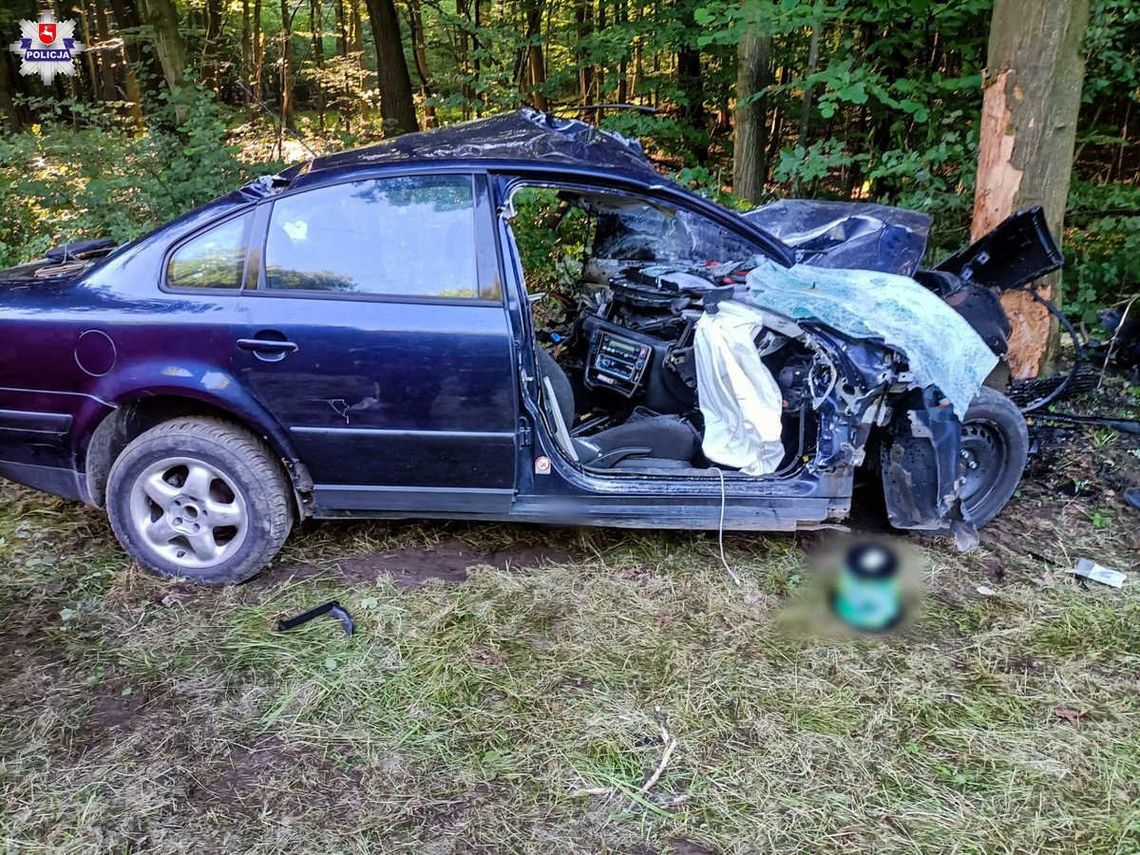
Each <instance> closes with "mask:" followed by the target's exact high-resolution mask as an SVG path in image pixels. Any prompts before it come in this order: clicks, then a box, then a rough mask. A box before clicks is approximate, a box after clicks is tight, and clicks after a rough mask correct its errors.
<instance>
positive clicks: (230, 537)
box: [0, 111, 1059, 584]
mask: <svg viewBox="0 0 1140 855" xmlns="http://www.w3.org/2000/svg"><path fill="white" fill-rule="evenodd" d="M527 193H545V194H548V196H549V198H551V199H553V200H554V201H555V203H556V206H557V210H558V211H559V212H560V213H559V222H557V223H554V224H549V223H548V224H547V226H550V227H551V228H553V229H555V230H556V229H557V228H558V227H559V225H560V223H562V222H563V221H565V220H566V218H568V217H571V215H572V217H571V218H572V219H574V221H575V222H576V223H577V224H578V227H582V224H585V227H586V228H587V229H588V234H589V240H587V241H586V242H585V243H584V245H583V246H582V247H581V251H580V252H577V253H576V257H575V258H572V259H568V260H567V261H568V263H567V265H566V267H565V269H566V270H570V271H572V272H573V276H574V278H575V279H576V286H577V287H576V291H575V293H576V294H577V296H576V298H575V299H573V300H569V299H567V298H565V297H564V296H563V297H561V298H560V302H559V303H558V304H557V305H558V306H559V308H560V311H561V316H560V317H550V313H549V312H546V311H545V310H542V311H540V309H542V305H539V304H542V301H543V300H544V299H546V298H544V296H543V295H542V294H539V293H535V291H536V289H535V288H533V287H528V282H529V280H528V271H527V270H526V269H524V265H523V264H522V261H521V259H522V257H523V256H522V254H520V250H519V244H517V243H516V239H515V237H516V231H517V230H518V229H519V228H521V223H520V219H521V217H520V216H516V215H518V213H519V211H520V210H521V209H522V208H523V207H524V206H522V205H520V204H517V203H518V202H519V200H521V199H523V198H525V194H527ZM520 194H522V195H520ZM781 204H783V205H785V206H787V205H790V204H792V203H781ZM813 204H814V203H795V204H794V205H792V207H791V208H788V207H785V208H783V209H782V208H781V207H779V205H778V206H776V207H775V208H770V209H762V210H761V211H758V212H752V213H751V214H748V215H744V216H741V215H739V214H736V213H733V212H731V211H728V210H726V209H724V208H722V207H719V206H717V205H715V204H713V203H711V202H709V201H707V200H705V199H702V198H700V197H698V196H696V195H694V194H693V193H691V192H689V191H688V190H686V189H685V188H683V187H681V186H679V185H677V184H675V183H673V182H671V181H669V180H667V179H665V178H663V177H662V176H660V175H659V174H658V173H656V172H655V171H654V170H653V168H652V167H651V165H650V163H649V162H648V161H647V160H646V158H645V157H644V156H643V154H642V152H641V150H640V148H639V147H638V146H637V145H636V144H635V143H631V142H629V141H627V140H624V139H621V138H620V137H617V136H614V135H610V134H607V133H604V132H601V131H599V130H597V129H595V128H593V127H591V126H589V125H586V124H583V123H580V122H576V121H566V120H558V119H554V118H552V117H550V116H547V115H544V114H539V113H533V112H529V111H523V112H520V113H515V114H510V115H504V116H499V117H495V118H491V119H487V120H482V121H478V122H474V123H468V124H465V125H458V126H454V127H451V128H447V129H442V130H437V131H429V132H425V133H420V134H411V135H408V136H404V137H400V138H398V139H396V140H395V141H393V142H391V143H387V144H384V145H380V146H375V147H373V148H367V149H362V150H359V151H353V152H347V153H343V154H335V155H331V156H327V157H319V158H316V159H314V160H312V161H310V162H307V163H304V164H301V165H299V166H295V167H293V168H291V169H289V170H287V171H286V172H284V173H282V174H280V175H277V176H274V177H272V178H268V179H263V180H259V181H256V182H254V183H252V184H250V185H248V186H246V187H244V188H242V189H241V190H238V191H236V192H234V193H231V194H230V195H228V196H225V197H223V198H221V199H218V200H217V201H215V202H213V203H211V204H209V205H207V206H205V207H203V208H200V209H198V210H196V211H193V212H191V213H189V214H187V215H186V216H184V217H182V218H180V219H178V220H176V221H175V222H173V223H170V224H169V225H167V226H165V227H163V228H160V229H158V230H157V231H155V232H153V233H151V234H149V235H147V236H146V237H144V238H141V239H140V240H138V241H135V242H134V243H132V244H129V245H127V246H123V247H120V248H118V249H112V248H111V247H109V246H107V245H104V244H102V243H100V242H89V243H85V244H72V245H68V246H63V247H60V248H59V249H57V250H53V251H52V252H51V253H49V255H48V257H46V258H44V259H41V260H39V261H36V262H33V263H31V264H28V265H24V266H22V267H18V268H13V269H11V270H7V271H3V272H0V475H2V476H3V477H6V478H9V479H11V480H14V481H18V482H20V483H22V484H26V485H30V486H32V487H36V488H39V489H42V490H46V491H48V492H52V493H56V494H59V495H62V496H66V497H70V498H75V499H79V500H82V501H84V502H87V503H89V504H92V505H96V506H100V507H106V508H107V511H108V514H109V517H110V521H111V525H112V526H113V528H114V531H115V534H116V535H117V536H118V538H119V539H120V541H121V542H122V544H123V545H124V547H125V548H126V549H127V550H128V551H129V552H130V553H131V554H132V555H133V556H135V557H136V558H137V559H138V561H139V562H140V563H141V564H142V565H143V566H145V567H146V568H148V569H150V570H153V571H156V572H158V573H162V574H167V575H178V576H186V577H191V578H195V579H199V580H201V581H204V582H207V583H215V584H216V583H225V582H233V581H239V580H241V579H244V578H247V577H249V576H251V575H252V574H254V573H256V572H257V571H258V570H260V569H261V568H262V567H264V566H265V565H266V564H267V563H268V562H269V561H270V560H271V559H272V558H273V556H274V555H275V554H276V552H277V550H278V549H279V548H280V547H281V545H282V543H283V542H284V540H285V538H286V537H287V535H288V533H289V531H290V529H291V527H292V525H293V524H294V522H296V521H297V520H300V519H303V518H306V517H316V518H321V519H328V518H339V517H441V518H463V519H482V520H506V519H510V520H522V521H534V522H547V523H563V524H603V525H618V526H636V527H645V528H687V529H715V528H717V527H718V525H723V526H724V528H727V529H747V530H794V529H798V528H811V527H813V526H819V525H821V524H830V523H834V522H837V521H840V520H842V519H844V518H845V517H846V516H847V515H848V513H849V512H850V511H851V508H852V496H853V489H854V484H855V475H856V470H857V469H858V468H859V467H866V468H867V469H868V471H869V472H871V473H872V474H873V476H874V480H881V484H882V487H883V489H882V493H883V494H884V495H885V500H886V508H887V511H888V513H889V516H890V519H891V521H892V523H893V524H894V525H895V526H897V527H899V528H904V529H922V530H951V529H953V530H956V531H957V532H958V533H959V534H960V535H962V536H964V537H966V538H968V537H969V535H970V534H971V533H972V531H973V530H974V528H975V527H977V526H980V525H983V524H984V523H985V522H987V521H988V520H989V519H991V518H992V517H993V516H995V515H996V514H997V513H998V512H999V511H1000V510H1001V508H1002V507H1003V506H1004V504H1005V503H1006V502H1007V501H1008V499H1009V498H1010V496H1011V495H1012V493H1013V491H1014V489H1015V487H1016V484H1017V481H1018V478H1019V477H1020V474H1021V470H1022V467H1023V465H1024V462H1025V456H1026V444H1027V443H1026V433H1025V426H1024V422H1023V420H1022V418H1021V415H1020V413H1019V412H1018V410H1017V408H1016V407H1014V406H1013V405H1012V404H1011V403H1010V402H1009V401H1008V399H1006V398H1005V397H1004V396H1003V395H1002V394H1000V393H999V392H998V391H996V390H995V389H993V388H990V387H989V386H987V385H985V384H986V383H987V382H988V383H990V384H991V385H997V386H1000V385H1001V384H1002V382H1003V379H1002V377H1001V363H1000V358H999V357H1000V355H1001V353H1002V352H1003V350H1004V347H1005V339H1006V336H1007V335H1008V331H1009V328H1008V324H1007V323H1006V321H1005V318H1004V316H1003V315H1001V310H1000V306H999V305H998V303H997V301H996V298H994V296H993V287H995V286H996V287H1001V286H1008V285H1009V284H1010V283H1009V282H1008V281H1006V279H1007V278H1008V273H1009V270H1010V269H1011V265H1012V266H1013V267H1016V266H1017V265H1016V264H1014V262H1013V261H1011V260H1010V259H1009V258H1006V257H1005V256H1004V255H1003V252H1002V251H1001V249H1002V248H1001V247H1000V246H998V247H995V246H993V245H989V246H988V247H983V249H982V250H978V251H973V252H966V253H964V254H961V255H960V256H956V257H955V259H952V260H951V262H952V263H951V265H950V266H949V267H947V268H945V269H943V270H941V271H934V272H925V271H918V270H917V265H918V261H919V259H920V258H921V256H922V251H923V247H924V246H925V229H926V226H927V225H928V223H927V222H926V221H925V219H924V218H922V217H921V216H920V215H914V214H907V213H906V212H897V211H895V212H893V213H892V209H878V208H871V207H863V206H854V207H851V206H848V207H846V208H842V209H830V208H827V207H826V206H824V207H819V206H814V207H813ZM1033 216H1034V215H1033V214H1030V215H1029V221H1028V222H1027V223H1020V222H1019V223H1016V224H1014V225H1015V226H1016V227H1017V233H1018V234H1019V235H1024V234H1033V233H1036V232H1039V231H1041V229H1040V223H1038V222H1036V221H1033ZM1022 226H1027V228H1022ZM1034 229H1036V232H1035V231H1034ZM1030 243H1032V241H1030V242H1028V243H1027V242H1025V241H1022V243H1018V242H1017V241H1016V240H1013V241H1007V242H1006V243H1005V244H1004V245H1005V246H1006V247H1007V248H1009V247H1014V245H1015V244H1016V247H1020V248H1019V249H1017V252H1022V250H1024V251H1025V252H1029V251H1030V250H1033V251H1038V250H1039V249H1040V247H1038V248H1036V249H1034V248H1033V247H1030V246H1029V244H1030ZM1049 251H1050V250H1049V247H1045V255H1046V256H1047V257H1052V256H1049ZM551 252H552V253H553V252H555V250H554V249H553V248H552V250H551ZM1011 252H1012V250H1011ZM1051 252H1052V253H1053V255H1055V249H1052V250H1051ZM1022 254H1023V255H1024V253H1022ZM1007 255H1008V253H1007ZM1022 260H1024V259H1022ZM571 262H572V263H571ZM1058 263H1059V258H1058V259H1057V260H1056V261H1055V263H1054V266H1056V264H1058ZM1031 266H1033V267H1034V270H1033V273H1034V275H1036V274H1037V273H1038V272H1039V269H1040V268H1042V267H1043V266H1048V265H1047V264H1045V265H1042V264H1034V265H1031ZM1024 267H1025V265H1024V264H1022V265H1021V267H1018V270H1020V271H1022V272H1024V270H1023V268H1024ZM1018 275H1020V273H1019V274H1018ZM1003 277H1005V278H1003ZM916 278H917V280H918V281H917V282H916ZM920 283H921V284H920ZM543 305H545V304H543ZM540 317H542V318H544V320H543V322H542V323H540V322H539V321H538V320H537V319H538V318H540ZM940 342H941V344H942V346H939V343H940ZM867 480H872V479H867Z"/></svg>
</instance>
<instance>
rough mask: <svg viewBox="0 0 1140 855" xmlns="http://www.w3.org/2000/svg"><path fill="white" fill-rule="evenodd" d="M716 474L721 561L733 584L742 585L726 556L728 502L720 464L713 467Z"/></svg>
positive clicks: (717, 535) (717, 536) (717, 533)
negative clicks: (725, 520) (718, 483)
mask: <svg viewBox="0 0 1140 855" xmlns="http://www.w3.org/2000/svg"><path fill="white" fill-rule="evenodd" d="M713 468H714V469H715V470H716V474H717V475H718V476H719V477H720V522H718V523H717V527H716V540H717V545H718V546H720V563H721V564H723V565H724V572H726V573H727V574H728V576H729V578H730V579H732V581H733V584H735V585H738V586H739V585H740V577H739V576H737V575H736V574H735V573H733V572H732V568H731V567H729V566H728V559H727V558H725V557H724V506H725V504H726V496H725V491H724V472H723V471H722V470H721V468H720V467H719V466H714V467H713Z"/></svg>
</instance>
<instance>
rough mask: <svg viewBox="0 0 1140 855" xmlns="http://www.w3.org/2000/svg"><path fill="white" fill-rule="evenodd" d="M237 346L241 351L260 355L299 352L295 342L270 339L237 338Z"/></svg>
mask: <svg viewBox="0 0 1140 855" xmlns="http://www.w3.org/2000/svg"><path fill="white" fill-rule="evenodd" d="M237 346H238V347H240V348H241V349H242V350H253V351H257V352H260V353H283V354H284V353H296V352H297V351H298V350H300V348H299V347H297V345H296V343H295V342H291V341H278V340H277V339H272V338H239V339H238V341H237Z"/></svg>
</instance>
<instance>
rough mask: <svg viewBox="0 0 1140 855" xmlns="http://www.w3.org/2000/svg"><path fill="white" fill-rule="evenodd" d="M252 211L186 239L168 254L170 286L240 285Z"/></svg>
mask: <svg viewBox="0 0 1140 855" xmlns="http://www.w3.org/2000/svg"><path fill="white" fill-rule="evenodd" d="M252 222H253V214H252V213H248V214H242V215H241V216H240V217H235V218H234V219H232V220H226V222H224V223H222V224H221V225H219V226H214V227H213V228H212V229H210V230H209V231H207V232H203V233H202V234H200V235H198V236H197V237H193V238H191V239H190V240H188V241H187V242H186V243H184V244H182V246H180V247H178V249H176V250H175V251H174V254H173V255H171V256H170V263H169V264H168V265H167V268H166V284H167V285H169V286H170V287H171V288H240V287H241V281H242V273H243V272H244V270H245V248H246V243H247V242H248V240H249V228H250V224H251V223H252Z"/></svg>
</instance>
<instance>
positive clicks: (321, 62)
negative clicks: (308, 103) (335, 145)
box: [309, 0, 328, 132]
mask: <svg viewBox="0 0 1140 855" xmlns="http://www.w3.org/2000/svg"><path fill="white" fill-rule="evenodd" d="M323 18H324V12H323V11H322V10H321V0H309V29H310V30H311V31H312V38H313V62H314V64H315V65H316V66H317V71H318V74H317V76H316V81H315V83H316V87H317V122H318V125H319V127H320V129H321V131H322V132H323V131H324V129H325V110H326V108H327V107H328V100H327V99H326V98H325V77H324V74H322V73H320V72H323V71H324V67H325V28H324V23H323Z"/></svg>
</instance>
